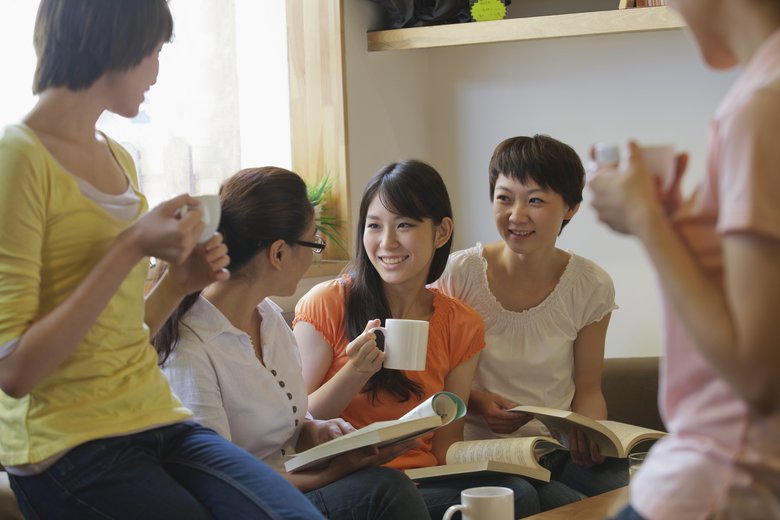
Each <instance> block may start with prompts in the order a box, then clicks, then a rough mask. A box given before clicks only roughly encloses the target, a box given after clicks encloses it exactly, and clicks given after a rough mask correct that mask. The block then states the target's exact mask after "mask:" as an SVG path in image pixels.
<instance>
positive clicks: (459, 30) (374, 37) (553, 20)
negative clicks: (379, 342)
mask: <svg viewBox="0 0 780 520" xmlns="http://www.w3.org/2000/svg"><path fill="white" fill-rule="evenodd" d="M684 26H685V22H683V20H682V18H681V17H680V15H678V14H677V13H676V12H674V11H672V10H671V9H670V8H668V7H646V8H635V9H620V10H617V9H615V10H612V11H598V12H590V13H572V14H560V15H552V16H537V17H532V18H512V19H508V20H496V21H492V22H471V23H461V24H451V25H435V26H431V27H412V28H409V29H393V30H387V31H372V32H369V33H368V50H369V51H391V50H404V49H429V48H434V47H452V46H456V45H474V44H478V43H496V42H513V41H521V40H539V39H543V38H564V37H569V36H586V35H592V34H614V33H625V32H638V31H662V30H668V29H680V28H682V27H684Z"/></svg>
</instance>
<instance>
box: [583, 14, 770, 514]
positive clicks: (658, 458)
mask: <svg viewBox="0 0 780 520" xmlns="http://www.w3.org/2000/svg"><path fill="white" fill-rule="evenodd" d="M670 3H671V4H672V6H673V7H674V8H675V9H677V10H678V11H679V12H680V13H681V14H682V16H683V17H684V18H685V20H686V22H687V23H688V25H689V27H690V29H691V31H692V33H693V35H694V37H695V39H696V41H697V43H698V45H699V48H700V51H701V54H702V56H703V58H704V61H705V62H706V63H707V64H708V65H709V66H711V67H713V68H717V69H725V68H729V67H733V66H739V67H741V68H742V69H743V72H742V75H741V77H740V78H739V79H738V80H737V81H736V83H735V84H734V85H733V87H732V89H731V91H730V92H729V93H728V95H727V96H726V97H725V98H724V99H723V101H722V102H721V104H720V107H719V108H718V110H717V112H716V114H715V117H714V120H713V122H712V124H711V127H710V132H711V136H710V147H709V157H708V164H707V175H706V177H705V179H704V180H703V182H702V183H701V184H700V185H699V186H698V188H697V189H696V191H695V192H694V193H693V195H692V196H691V197H690V198H688V199H687V200H683V199H682V197H681V196H680V190H679V181H680V177H681V175H682V172H683V170H684V167H685V163H686V158H685V156H681V157H680V158H679V160H678V175H677V178H676V182H675V185H674V186H673V188H672V189H670V190H668V191H666V192H664V191H663V190H661V189H660V188H659V187H658V183H656V182H654V180H653V178H652V177H651V175H650V174H649V172H648V170H647V168H646V166H645V164H643V162H642V161H641V159H640V158H639V154H638V149H637V146H636V144H635V143H629V164H628V166H627V167H626V168H625V169H624V171H618V170H616V169H614V168H605V169H603V170H601V171H600V172H599V173H598V175H596V177H595V178H594V179H593V180H592V181H591V183H590V186H591V188H592V191H593V206H594V208H595V209H596V211H597V212H598V214H599V218H600V219H601V220H602V221H604V222H605V223H607V224H608V225H609V226H610V227H612V228H613V229H614V230H616V231H618V232H621V233H627V234H631V235H634V236H636V237H637V238H638V239H639V240H640V241H641V242H642V244H643V245H644V247H645V249H646V251H647V253H648V255H649V257H650V259H651V261H652V262H653V264H654V266H655V269H656V271H657V273H658V278H659V282H660V284H661V288H662V291H663V295H664V318H665V329H666V330H665V342H664V343H665V344H664V355H663V358H662V359H663V361H662V366H661V369H662V372H661V376H662V377H661V394H660V400H661V408H662V412H663V415H664V419H665V421H666V424H667V426H668V427H669V431H670V435H669V436H668V437H666V438H664V439H663V440H661V441H659V442H658V443H657V444H656V445H655V446H654V447H653V449H652V450H651V452H650V457H649V460H648V461H646V462H645V464H644V465H643V467H642V468H641V470H640V471H639V472H638V473H637V475H636V476H635V478H634V479H633V480H632V482H631V504H630V506H629V507H628V508H626V509H624V510H623V511H622V512H621V513H620V514H619V515H618V517H617V518H620V519H631V518H647V519H650V520H655V519H669V518H672V519H675V520H686V519H700V518H740V519H752V518H780V348H778V337H780V320H778V319H777V309H778V307H780V205H779V204H778V200H780V146H778V144H777V141H778V136H780V1H778V0H741V1H734V0H677V1H672V2H670Z"/></svg>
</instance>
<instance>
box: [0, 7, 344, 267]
mask: <svg viewBox="0 0 780 520" xmlns="http://www.w3.org/2000/svg"><path fill="white" fill-rule="evenodd" d="M304 4H305V5H304ZM10 5H11V4H10V2H6V3H5V5H4V10H3V11H4V12H3V17H2V19H1V20H0V48H2V49H5V50H6V51H5V52H4V56H3V58H4V61H5V63H6V67H5V70H7V71H9V70H10V71H13V73H12V74H7V75H6V76H5V78H4V80H5V84H4V94H5V101H7V103H3V104H2V106H0V124H6V123H9V122H12V121H14V120H18V119H19V118H21V117H22V116H23V115H24V114H25V113H26V112H27V111H28V110H29V108H30V107H31V106H32V105H33V103H34V101H35V100H34V98H33V96H32V94H31V83H32V75H33V72H34V68H35V54H34V51H33V48H32V31H33V24H34V20H35V12H36V10H37V5H38V2H31V1H25V2H14V3H13V7H10ZM169 5H170V7H171V11H172V12H173V17H174V41H173V44H171V45H166V46H165V47H164V48H163V51H162V53H161V55H160V62H161V63H160V74H159V77H158V80H157V84H156V85H155V86H154V87H153V88H152V89H151V90H150V91H149V93H148V94H147V98H146V101H145V102H144V103H143V104H142V106H141V110H140V112H139V114H138V116H137V117H135V118H133V119H131V120H126V119H123V118H121V117H118V116H115V115H113V114H104V116H103V117H101V119H100V121H99V122H98V126H99V127H100V128H101V129H103V130H105V131H106V133H108V134H109V135H110V136H112V137H113V138H114V139H116V140H118V141H119V142H121V143H122V144H123V145H124V146H125V147H126V148H127V149H128V150H129V151H130V152H131V153H132V154H133V156H134V158H135V161H136V164H137V167H138V172H139V180H140V183H141V188H142V190H143V191H144V193H145V194H146V196H147V197H148V199H149V203H150V205H155V204H158V203H159V202H162V201H163V200H166V199H168V198H170V197H172V196H174V195H177V194H179V193H183V192H189V193H193V194H202V193H215V192H216V190H217V188H218V186H219V184H220V182H221V181H222V180H223V179H224V178H226V177H227V176H229V175H230V174H232V173H234V172H235V171H237V170H238V169H240V168H244V167H248V166H261V165H271V164H272V165H275V166H281V167H285V168H292V169H293V170H294V171H296V172H297V173H299V174H301V175H302V176H303V177H304V178H305V179H307V181H310V182H311V181H314V180H316V179H318V178H319V177H321V176H322V175H325V174H328V175H330V176H331V178H332V180H333V185H334V190H333V195H332V197H331V199H330V200H329V201H328V203H327V205H326V207H325V211H326V212H327V213H330V214H331V215H334V216H336V217H337V218H338V219H340V221H341V222H342V223H343V226H342V231H343V232H342V233H341V235H342V241H343V242H344V243H345V244H346V247H347V250H349V238H350V237H349V236H347V235H348V233H347V232H344V230H348V229H349V225H348V223H349V200H348V183H347V171H346V168H347V165H346V130H345V105H344V103H345V101H344V85H343V83H344V71H343V48H342V36H341V23H342V9H343V5H342V1H341V0H317V1H316V2H312V1H310V0H285V1H284V2H282V1H280V0H275V1H272V2H266V1H262V2H258V1H257V0H187V1H186V2H185V1H177V0H173V1H171V2H170V4H169ZM312 27H315V28H316V29H317V30H315V31H312V30H311V28H312ZM20 42H26V43H24V44H20ZM288 42H289V56H288ZM8 49H14V52H13V53H11V52H8V51H7V50H8ZM9 60H10V61H9ZM288 63H289V68H288ZM288 71H289V72H288ZM237 122H238V124H236V123H237ZM314 130H316V131H314ZM325 257H326V259H343V258H346V257H348V254H346V253H344V252H340V251H338V248H336V247H330V248H328V249H326V253H325ZM339 268H340V266H339V265H336V266H333V267H331V268H325V269H324V270H323V266H322V265H320V266H319V267H318V268H316V269H318V270H317V272H316V273H315V274H323V275H325V274H334V273H335V272H338V269H339Z"/></svg>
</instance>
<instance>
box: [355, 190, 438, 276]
mask: <svg viewBox="0 0 780 520" xmlns="http://www.w3.org/2000/svg"><path fill="white" fill-rule="evenodd" d="M435 242H436V226H435V225H434V224H433V221H432V220H431V219H429V218H426V219H423V220H416V219H412V218H409V217H404V216H401V215H397V214H396V213H393V212H392V211H390V210H389V209H387V208H386V207H385V206H384V205H383V204H382V201H381V200H380V198H379V197H378V196H374V199H373V200H372V201H371V203H370V204H369V206H368V211H367V213H366V225H365V229H364V230H363V247H364V248H365V251H366V254H367V255H368V258H369V260H370V261H371V264H372V265H373V266H374V268H375V269H376V270H377V272H378V273H379V276H380V277H381V278H382V280H383V281H384V282H385V283H386V284H391V285H400V284H407V283H411V284H413V285H415V286H417V285H419V286H420V287H422V286H424V285H425V281H426V279H427V277H428V271H429V270H430V267H431V261H432V259H433V254H434V253H435V251H436V243H435Z"/></svg>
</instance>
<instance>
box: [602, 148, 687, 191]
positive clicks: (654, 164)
mask: <svg viewBox="0 0 780 520" xmlns="http://www.w3.org/2000/svg"><path fill="white" fill-rule="evenodd" d="M639 150H640V152H641V153H642V159H643V160H644V161H645V164H646V165H647V168H648V169H649V170H650V172H651V173H652V174H653V175H655V176H656V177H658V178H660V179H661V185H662V186H663V188H664V189H667V188H669V187H670V186H671V184H672V182H673V181H674V174H675V171H676V169H677V152H676V151H675V149H674V145H671V144H657V145H649V146H640V147H639ZM593 155H594V158H595V160H596V164H597V165H598V166H605V165H608V164H614V163H620V165H619V168H620V169H621V170H623V169H625V167H626V161H628V154H627V153H625V150H621V149H620V147H619V146H618V145H616V144H607V143H596V144H595V145H594V146H593Z"/></svg>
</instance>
